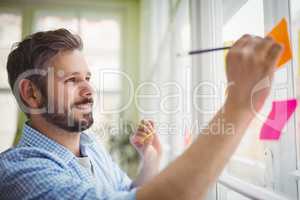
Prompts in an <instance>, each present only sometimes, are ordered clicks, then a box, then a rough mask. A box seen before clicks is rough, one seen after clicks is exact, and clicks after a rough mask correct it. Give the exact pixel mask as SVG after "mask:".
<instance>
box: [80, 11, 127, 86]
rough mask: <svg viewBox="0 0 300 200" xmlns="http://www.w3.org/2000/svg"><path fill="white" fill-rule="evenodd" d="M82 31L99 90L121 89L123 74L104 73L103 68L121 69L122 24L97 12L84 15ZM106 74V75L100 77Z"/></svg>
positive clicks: (81, 24) (89, 62)
mask: <svg viewBox="0 0 300 200" xmlns="http://www.w3.org/2000/svg"><path fill="white" fill-rule="evenodd" d="M80 33H81V37H82V40H83V43H84V54H85V56H86V58H87V62H88V64H89V66H90V67H91V68H92V71H93V72H95V73H94V74H93V76H97V78H96V79H94V80H100V82H99V81H98V82H97V83H96V84H95V86H96V88H97V89H98V90H99V89H100V90H105V91H119V90H120V89H121V81H122V75H120V73H111V72H108V73H106V72H105V73H104V74H103V70H104V71H105V70H109V69H120V67H121V66H120V63H121V61H120V52H121V49H120V48H121V41H120V40H121V38H120V37H121V30H120V24H119V22H118V21H117V20H115V19H113V18H107V17H103V16H101V15H99V14H96V13H89V14H88V15H82V17H81V19H80ZM101 75H104V77H99V76H101Z"/></svg>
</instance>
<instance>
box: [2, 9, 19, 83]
mask: <svg viewBox="0 0 300 200" xmlns="http://www.w3.org/2000/svg"><path fill="white" fill-rule="evenodd" d="M21 21H22V20H21V16H20V15H19V14H14V13H0V88H8V87H9V84H8V80H7V72H6V63H7V56H8V54H9V52H10V49H11V48H12V46H13V44H14V43H16V42H19V41H20V39H21Z"/></svg>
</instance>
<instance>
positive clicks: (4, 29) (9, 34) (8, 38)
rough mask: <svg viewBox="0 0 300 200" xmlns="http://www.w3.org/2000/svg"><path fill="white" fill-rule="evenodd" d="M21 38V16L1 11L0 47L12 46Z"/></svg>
mask: <svg viewBox="0 0 300 200" xmlns="http://www.w3.org/2000/svg"><path fill="white" fill-rule="evenodd" d="M20 38H21V16H20V15H18V14H13V13H0V48H1V49H2V48H11V46H12V44H13V43H15V42H18V41H19V40H20Z"/></svg>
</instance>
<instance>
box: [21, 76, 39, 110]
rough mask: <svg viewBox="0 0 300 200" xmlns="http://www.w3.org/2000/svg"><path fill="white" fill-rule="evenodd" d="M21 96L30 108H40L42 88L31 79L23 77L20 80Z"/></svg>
mask: <svg viewBox="0 0 300 200" xmlns="http://www.w3.org/2000/svg"><path fill="white" fill-rule="evenodd" d="M19 92H20V97H21V98H22V100H23V101H24V103H26V104H27V105H28V106H29V107H30V108H39V107H40V104H41V101H42V95H41V92H40V90H38V88H37V87H36V86H35V85H34V83H33V82H32V81H31V80H29V79H22V80H21V81H20V82H19Z"/></svg>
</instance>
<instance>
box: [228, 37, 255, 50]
mask: <svg viewBox="0 0 300 200" xmlns="http://www.w3.org/2000/svg"><path fill="white" fill-rule="evenodd" d="M251 38H252V36H251V35H249V34H245V35H243V36H242V37H241V38H240V39H238V40H237V41H236V42H235V43H234V44H233V46H232V48H238V49H239V48H242V47H244V46H245V45H246V44H247V43H249V41H250V39H251Z"/></svg>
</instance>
